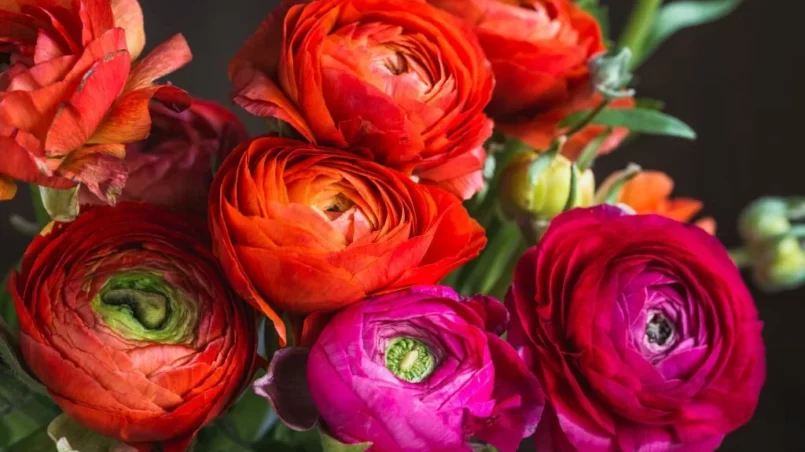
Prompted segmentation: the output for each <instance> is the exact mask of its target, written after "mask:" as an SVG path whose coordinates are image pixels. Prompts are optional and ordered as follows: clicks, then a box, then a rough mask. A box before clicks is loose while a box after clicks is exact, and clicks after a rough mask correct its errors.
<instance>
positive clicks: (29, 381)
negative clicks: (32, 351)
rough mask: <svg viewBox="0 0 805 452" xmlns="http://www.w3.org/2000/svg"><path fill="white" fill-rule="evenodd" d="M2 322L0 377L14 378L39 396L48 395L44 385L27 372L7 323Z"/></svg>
mask: <svg viewBox="0 0 805 452" xmlns="http://www.w3.org/2000/svg"><path fill="white" fill-rule="evenodd" d="M0 322H2V324H0V376H5V375H8V376H11V377H14V378H16V379H17V380H18V381H20V382H21V383H22V384H23V385H25V386H26V387H27V388H28V389H29V390H31V391H33V392H35V393H38V394H43V395H47V389H45V387H44V386H43V385H42V383H39V382H38V381H36V379H35V378H34V377H32V376H31V375H30V374H29V373H28V371H27V370H25V366H24V365H23V364H22V362H21V361H20V358H19V356H18V354H17V353H18V352H17V344H16V341H15V340H14V338H13V337H11V335H10V333H9V332H8V331H6V328H7V326H6V325H5V322H3V321H2V320H0Z"/></svg>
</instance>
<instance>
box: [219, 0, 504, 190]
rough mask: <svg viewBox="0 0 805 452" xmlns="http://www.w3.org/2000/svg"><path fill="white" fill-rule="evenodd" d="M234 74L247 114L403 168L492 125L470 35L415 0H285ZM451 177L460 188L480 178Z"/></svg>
mask: <svg viewBox="0 0 805 452" xmlns="http://www.w3.org/2000/svg"><path fill="white" fill-rule="evenodd" d="M230 78H231V79H232V82H233V84H234V87H235V94H234V100H235V102H237V103H238V104H240V105H241V106H242V107H244V108H245V109H247V110H248V111H249V112H251V113H252V114H255V115H257V116H261V117H272V118H276V119H280V120H282V121H285V122H287V123H288V124H289V125H290V126H291V127H293V128H294V129H295V130H296V131H297V132H298V133H299V134H300V135H302V137H304V138H305V139H306V140H308V141H310V142H312V143H316V144H321V145H327V146H333V147H337V148H346V149H358V148H362V149H365V150H367V152H369V155H370V156H371V157H372V158H373V159H374V160H376V161H378V162H380V163H383V164H385V165H389V166H392V167H394V168H397V169H399V170H401V171H403V172H406V173H407V174H411V172H412V171H414V172H416V170H417V169H422V170H427V169H429V168H433V167H435V166H438V165H439V164H443V163H445V162H447V161H450V160H453V159H461V158H463V157H462V156H464V155H465V154H469V153H472V152H473V151H474V150H475V149H477V148H479V147H480V146H482V145H483V143H484V141H485V140H486V139H487V138H488V137H489V136H490V135H491V133H492V122H491V121H490V120H489V119H488V118H487V117H486V116H485V115H484V114H483V110H484V108H485V107H486V105H487V104H488V102H489V100H490V98H491V94H492V88H493V78H492V73H491V71H490V69H489V65H488V62H487V61H486V59H485V57H484V54H483V52H482V50H481V48H480V46H479V45H478V42H477V40H476V38H475V36H473V35H472V33H470V32H469V31H468V30H466V29H465V27H463V26H462V24H460V23H459V22H458V21H456V20H455V19H454V18H452V17H450V16H449V15H448V14H445V13H443V12H442V11H439V10H438V9H436V8H434V7H432V6H430V5H428V4H427V3H425V2H422V1H413V2H412V1H407V0H390V1H389V0H382V1H381V0H325V1H315V2H309V1H296V2H285V3H284V4H283V6H281V7H280V8H278V9H277V10H276V11H274V12H273V13H272V14H271V15H270V16H269V17H268V18H267V19H266V20H265V22H264V23H263V24H262V25H261V26H260V28H259V29H258V30H257V32H256V33H255V34H254V35H253V36H252V37H251V38H250V39H249V41H248V42H247V43H246V44H245V45H244V47H243V48H242V49H241V51H240V53H239V54H238V55H237V56H236V57H235V59H234V60H233V61H232V63H231V65H230ZM422 181H423V182H425V181H429V179H425V178H423V179H422ZM446 186H447V187H448V188H452V187H453V185H451V184H448V185H446ZM455 186H456V187H457V188H458V189H460V191H457V192H456V194H457V195H459V196H467V195H466V193H465V192H466V191H467V190H468V189H470V188H473V187H475V186H477V183H470V184H468V183H459V184H456V185H455Z"/></svg>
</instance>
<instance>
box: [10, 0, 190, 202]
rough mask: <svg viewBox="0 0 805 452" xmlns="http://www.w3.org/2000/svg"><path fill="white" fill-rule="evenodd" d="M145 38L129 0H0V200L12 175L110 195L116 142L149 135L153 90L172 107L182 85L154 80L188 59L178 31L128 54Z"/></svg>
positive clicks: (117, 176)
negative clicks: (1, 60)
mask: <svg viewBox="0 0 805 452" xmlns="http://www.w3.org/2000/svg"><path fill="white" fill-rule="evenodd" d="M144 44H145V35H144V33H143V18H142V11H141V10H140V5H139V4H138V3H137V1H136V0H73V1H72V2H70V1H52V0H10V1H4V2H2V9H0V52H2V54H3V55H5V56H6V58H7V62H8V64H7V66H6V65H3V67H2V73H0V148H2V149H3V152H2V158H0V200H2V199H9V198H11V197H12V196H13V195H14V192H15V191H16V188H15V185H14V180H19V181H23V182H34V183H37V184H40V185H45V186H49V187H54V188H68V187H71V186H73V185H75V184H76V183H81V184H83V185H86V186H87V188H89V189H90V191H92V192H93V193H94V194H95V195H97V196H98V197H100V198H102V199H104V200H108V201H110V202H112V201H114V200H115V197H116V196H117V195H118V194H119V193H120V189H121V188H122V186H123V184H124V182H125V179H126V174H125V167H124V165H123V163H122V161H121V159H122V158H123V156H124V144H125V143H131V142H134V141H138V140H141V139H143V138H145V137H146V136H148V131H149V129H150V126H151V120H150V118H149V114H148V103H149V101H150V100H151V99H152V98H153V99H156V100H158V101H161V102H164V103H166V104H167V105H170V106H172V107H173V108H176V109H181V108H184V107H185V106H186V104H187V103H188V102H189V98H188V97H187V95H186V93H184V91H182V90H180V89H178V88H175V87H173V86H157V85H154V84H153V82H154V80H156V79H158V78H160V77H162V76H164V75H166V74H168V73H170V72H173V71H174V70H176V69H178V68H179V67H181V66H183V65H184V64H185V63H187V62H188V61H190V58H191V55H190V49H189V48H188V47H187V43H186V42H185V40H184V38H182V37H181V35H176V36H174V37H172V38H171V39H169V40H168V41H166V42H164V43H163V44H161V45H159V46H157V48H155V49H154V51H153V52H151V53H150V54H149V55H148V56H146V57H145V58H143V59H141V60H139V61H137V62H134V60H135V59H136V58H137V56H139V54H140V52H141V51H142V48H143V45H144Z"/></svg>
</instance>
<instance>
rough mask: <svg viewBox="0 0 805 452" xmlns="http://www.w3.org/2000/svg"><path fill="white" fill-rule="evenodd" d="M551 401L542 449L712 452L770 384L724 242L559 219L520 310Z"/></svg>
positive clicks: (520, 330) (521, 286)
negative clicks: (766, 377)
mask: <svg viewBox="0 0 805 452" xmlns="http://www.w3.org/2000/svg"><path fill="white" fill-rule="evenodd" d="M506 304H507V306H508V308H509V311H510V312H511V314H512V327H511V328H510V329H509V334H508V340H509V341H510V342H511V343H512V344H513V345H514V346H515V347H520V348H521V350H522V356H523V357H524V359H525V360H526V361H527V363H528V364H529V366H530V367H531V368H532V369H533V371H534V373H535V374H536V376H537V378H538V379H539V380H540V382H541V383H542V385H543V389H544V391H545V396H546V398H547V399H548V401H549V405H548V408H546V410H545V414H544V415H543V420H542V422H541V424H540V426H539V427H538V428H537V433H536V436H535V439H536V442H537V448H538V449H539V450H559V451H572V450H579V451H602V452H603V451H607V452H609V451H649V450H680V451H691V452H692V451H710V450H714V449H715V448H716V447H718V445H719V444H720V443H721V440H722V439H723V437H724V435H725V434H727V433H729V432H731V431H733V430H735V429H736V428H738V427H740V426H741V425H743V424H744V423H746V422H747V421H748V420H749V419H750V418H751V417H752V413H753V412H754V410H755V407H756V406H757V402H758V396H759V394H760V389H761V387H762V386H763V381H764V379H765V352H764V348H763V339H762V337H761V334H760V332H761V327H762V324H761V322H760V321H759V320H758V313H757V309H756V308H755V305H754V302H753V301H752V297H751V295H750V293H749V291H748V290H747V288H746V286H745V285H744V282H743V280H742V279H741V275H740V273H739V271H738V269H737V268H736V266H735V264H734V263H733V262H732V260H731V259H730V257H729V255H728V254H727V252H726V250H725V249H724V247H723V246H722V245H721V243H720V242H719V241H718V240H717V239H715V238H714V237H712V236H711V235H710V234H708V233H706V232H705V231H703V230H702V229H700V228H699V227H697V226H694V225H689V224H684V223H680V222H677V221H675V220H672V219H669V218H666V217H662V216H659V215H627V214H626V213H625V212H624V211H622V210H621V209H619V208H617V207H613V206H599V207H594V208H591V209H576V210H572V211H570V212H567V213H564V214H562V215H560V216H558V217H556V218H555V219H554V220H553V222H552V223H551V226H550V227H549V228H548V231H547V232H546V234H545V235H544V237H543V238H542V240H541V241H540V243H539V245H537V246H536V247H535V248H532V249H531V250H529V251H528V252H526V254H525V255H524V256H523V257H522V259H521V260H520V262H519V264H518V266H517V269H516V271H515V274H514V283H513V285H512V287H511V290H510V291H509V294H508V295H507V297H506Z"/></svg>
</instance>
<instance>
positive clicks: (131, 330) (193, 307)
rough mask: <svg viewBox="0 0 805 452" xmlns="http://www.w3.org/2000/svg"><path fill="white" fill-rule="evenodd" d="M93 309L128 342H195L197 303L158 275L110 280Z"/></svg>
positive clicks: (131, 275) (134, 273) (124, 275)
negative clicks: (128, 340)
mask: <svg viewBox="0 0 805 452" xmlns="http://www.w3.org/2000/svg"><path fill="white" fill-rule="evenodd" d="M90 306H91V307H92V310H93V311H95V312H96V313H97V314H98V315H99V316H100V317H101V319H103V321H104V323H106V325H108V326H109V327H110V328H111V329H112V330H114V331H115V332H117V333H118V334H120V336H122V337H123V338H126V339H130V340H137V341H146V342H156V343H161V344H186V343H190V342H192V341H193V339H194V338H195V331H196V326H197V323H198V306H197V304H196V302H195V301H194V300H191V299H190V298H189V297H188V296H187V294H185V293H184V292H182V291H181V290H179V289H177V288H175V287H173V286H172V285H171V284H169V283H168V282H167V281H165V279H164V278H162V276H161V275H158V274H155V273H149V272H145V271H131V272H126V273H121V274H118V275H115V276H113V277H111V278H110V279H109V281H107V282H106V284H104V285H103V287H102V288H101V290H100V291H99V292H98V294H97V295H96V296H95V298H93V299H92V301H91V302H90Z"/></svg>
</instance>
